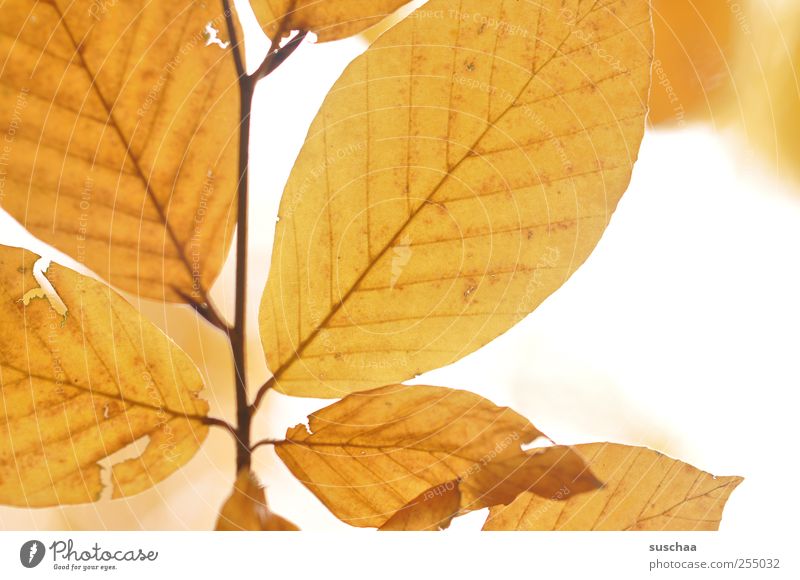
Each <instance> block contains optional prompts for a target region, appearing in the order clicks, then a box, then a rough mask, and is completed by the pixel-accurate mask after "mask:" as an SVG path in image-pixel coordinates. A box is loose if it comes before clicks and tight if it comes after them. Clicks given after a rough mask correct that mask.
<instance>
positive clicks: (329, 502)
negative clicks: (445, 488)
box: [275, 385, 598, 527]
mask: <svg viewBox="0 0 800 580" xmlns="http://www.w3.org/2000/svg"><path fill="white" fill-rule="evenodd" d="M540 436H542V433H541V432H540V431H538V430H537V429H536V428H535V427H534V426H533V425H531V424H530V422H528V420H527V419H525V418H524V417H522V416H521V415H519V414H517V413H515V412H514V411H512V410H511V409H508V408H503V407H497V406H495V405H494V404H492V403H491V402H489V401H487V400H485V399H483V398H481V397H479V396H478V395H475V394H473V393H469V392H466V391H458V390H453V389H446V388H443V387H429V386H415V387H406V386H402V385H394V386H389V387H384V388H381V389H375V390H373V391H369V392H366V393H358V394H354V395H350V396H349V397H347V398H345V399H343V400H342V401H339V402H337V403H334V404H333V405H331V406H329V407H326V408H324V409H322V410H320V411H317V412H316V413H314V414H313V415H311V416H310V417H309V426H308V428H306V426H305V425H298V426H296V427H294V428H292V429H289V431H288V432H287V434H286V441H285V442H282V443H278V444H276V446H275V449H276V452H277V454H278V456H279V457H280V458H281V459H282V460H283V462H284V463H285V464H286V465H287V466H288V467H289V469H290V470H291V471H292V473H294V475H295V476H296V477H297V478H298V479H299V480H300V481H301V482H303V483H304V484H305V485H306V486H307V487H308V488H309V489H310V490H311V491H312V492H313V493H314V494H315V495H316V496H317V497H318V498H319V499H320V500H321V501H322V502H323V503H324V504H325V505H326V506H328V508H329V509H330V510H331V511H332V512H333V513H334V515H336V516H337V517H338V518H340V519H341V520H343V521H345V522H346V523H348V524H350V525H353V526H359V527H380V526H383V525H384V524H386V523H387V521H389V520H390V519H391V518H392V517H393V516H394V515H395V514H396V513H397V512H398V511H400V510H403V508H405V507H406V506H407V505H408V504H412V503H413V502H414V501H415V500H418V499H419V497H420V496H421V495H422V496H423V497H424V494H425V492H430V490H431V489H435V488H437V486H441V485H446V484H447V482H450V481H453V480H454V478H455V479H457V480H458V488H459V491H458V493H459V496H460V510H461V511H469V510H475V509H480V508H483V507H486V506H489V505H495V504H497V503H510V502H511V501H513V500H514V498H515V497H516V496H517V495H518V494H520V493H522V492H523V491H525V490H528V489H531V490H533V491H534V492H539V491H540V490H541V489H543V490H544V491H545V492H549V489H550V487H551V486H552V478H553V477H557V478H566V481H563V482H560V485H564V484H566V483H569V484H570V485H574V486H575V487H576V489H577V488H581V489H583V490H590V489H595V488H596V487H597V485H598V483H597V480H596V479H595V478H594V476H593V475H592V474H591V472H589V471H588V470H586V469H585V466H584V464H583V462H582V461H580V462H579V463H578V464H575V463H572V464H569V463H568V462H565V463H564V465H565V466H567V465H571V468H566V467H565V469H563V470H562V471H560V472H557V471H553V472H552V473H547V474H546V475H545V472H547V470H548V464H550V463H552V462H553V461H554V460H557V459H559V458H562V457H563V456H564V454H565V453H566V452H567V451H565V449H564V448H559V447H554V448H548V451H547V452H545V453H526V452H524V451H523V450H522V449H521V445H523V444H526V443H530V442H531V441H533V440H535V439H536V438H538V437H540ZM550 449H553V450H555V451H550ZM450 499H451V500H452V498H450ZM442 503H444V504H445V505H447V502H446V501H445V502H442ZM442 503H440V502H433V503H432V504H430V506H431V509H435V511H436V513H437V514H439V513H441V512H440V511H439V510H441V509H442ZM427 507H428V506H427V505H425V506H422V507H421V508H420V509H423V508H425V509H426V508H427ZM405 517H406V516H398V520H395V522H396V523H395V524H392V525H401V524H402V522H403V519H404V518H405ZM426 517H428V516H426ZM430 517H432V518H433V519H434V520H435V521H436V522H440V521H442V520H443V519H444V518H439V517H438V515H434V516H430ZM420 518H421V516H420V515H419V514H410V515H409V516H408V522H409V525H410V522H412V521H413V522H419V521H420ZM429 519H430V518H429Z"/></svg>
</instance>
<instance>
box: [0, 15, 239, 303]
mask: <svg viewBox="0 0 800 580" xmlns="http://www.w3.org/2000/svg"><path fill="white" fill-rule="evenodd" d="M224 30H225V22H224V18H223V15H222V11H221V7H220V2H216V1H215V2H205V3H204V2H194V1H191V0H177V1H171V2H150V1H145V0H135V1H129V2H105V3H103V2H96V1H92V0H75V1H72V0H70V1H67V0H53V1H52V2H36V1H34V0H9V1H7V2H4V3H3V18H2V19H0V33H2V37H0V62H3V63H4V64H3V74H2V80H0V109H2V110H4V111H7V112H9V114H7V115H5V114H4V115H3V120H2V121H0V130H2V131H3V132H4V133H5V134H6V136H7V139H6V143H5V146H6V148H5V150H4V152H3V155H4V160H5V161H6V162H5V163H4V165H5V166H6V169H7V175H6V176H5V183H4V191H3V195H1V196H0V202H1V203H2V207H3V209H5V210H6V211H8V212H9V213H10V214H11V215H12V216H13V217H14V218H15V219H17V220H18V221H19V222H20V223H21V224H22V225H23V226H25V227H26V228H27V229H28V230H29V231H30V232H31V233H33V234H34V235H36V236H37V237H39V238H40V239H42V240H44V241H45V242H47V243H49V244H52V245H54V246H55V247H57V248H58V249H59V250H61V251H63V252H65V253H67V254H69V255H70V256H72V257H73V258H75V259H77V260H78V261H79V262H82V263H84V264H86V265H87V266H88V267H90V268H92V269H93V270H94V271H95V272H97V273H98V274H99V275H100V276H101V277H103V278H104V279H106V280H108V281H109V282H111V284H113V285H114V286H116V287H118V288H121V289H123V290H126V291H129V292H134V293H137V294H139V295H141V296H146V297H148V298H154V299H162V300H169V301H183V300H185V299H187V298H192V299H194V300H195V301H197V302H200V303H202V302H203V301H204V300H205V295H206V292H207V291H208V289H209V287H210V286H211V284H212V282H213V281H214V279H215V278H216V277H217V275H218V273H219V271H220V268H221V267H222V263H223V261H224V259H225V257H226V253H227V250H228V246H229V243H230V239H231V234H232V231H233V225H234V223H235V218H236V211H235V203H234V199H235V193H236V180H237V173H236V172H237V162H236V156H237V147H238V145H237V143H238V141H237V135H238V129H239V98H238V86H237V82H236V72H235V67H234V65H233V60H232V58H231V56H230V49H228V48H225V49H223V48H222V46H227V45H226V41H223V40H222V39H221V38H219V37H222V38H224V37H225V36H226V34H225V32H223V31H224ZM217 31H219V37H217Z"/></svg>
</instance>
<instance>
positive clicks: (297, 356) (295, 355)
mask: <svg viewBox="0 0 800 580" xmlns="http://www.w3.org/2000/svg"><path fill="white" fill-rule="evenodd" d="M598 3H599V0H596V1H595V4H594V5H593V6H592V8H591V9H589V10H588V11H587V12H586V14H584V15H583V16H582V17H581V18H580V19H578V20H577V21H576V23H575V25H576V26H577V25H578V24H580V23H581V22H582V21H583V20H584V19H586V18H587V17H588V16H589V15H590V14H592V13H593V12H594V11H595V10H596V8H597V4H598ZM612 3H613V2H612ZM570 36H571V33H570V34H568V35H567V36H566V37H565V38H564V39H562V41H561V42H560V43H559V45H558V46H557V47H556V48H555V49H554V50H553V52H552V54H551V55H550V56H549V57H548V58H547V59H545V60H544V61H543V62H542V64H541V65H540V66H539V68H537V69H536V70H534V71H532V72H531V76H530V78H529V79H528V80H527V81H526V82H525V84H524V85H523V86H522V88H521V89H520V90H519V91H518V93H517V95H516V96H515V97H514V99H513V100H511V101H510V104H509V105H508V106H506V108H505V109H503V111H502V112H501V113H500V114H499V115H498V116H497V117H496V118H495V119H494V120H493V121H491V122H489V121H488V120H487V125H486V128H485V129H484V130H483V131H482V132H481V134H480V135H479V136H478V137H477V138H476V139H475V141H474V142H473V143H472V145H471V147H469V148H468V149H467V151H470V150H472V149H474V148H475V146H476V145H477V144H478V143H480V142H481V140H482V139H483V138H484V137H485V136H486V134H487V133H488V132H489V131H490V130H491V129H492V128H493V127H494V126H495V125H496V123H497V122H498V121H499V120H500V119H501V118H503V116H505V114H506V113H508V111H510V110H511V109H512V108H513V107H514V105H515V104H516V103H517V102H518V101H519V99H520V98H521V97H522V95H523V94H524V93H525V91H526V90H527V89H528V87H529V86H530V84H531V83H532V82H533V81H534V80H535V79H536V78H537V75H538V74H539V73H540V72H541V71H542V69H544V68H545V67H546V66H547V65H549V64H550V62H551V61H552V60H553V59H554V58H555V57H556V55H557V54H558V53H559V51H560V50H561V48H562V47H563V46H564V44H565V43H566V42H567V40H569V38H570ZM365 54H366V53H365ZM367 82H369V81H367ZM324 106H325V105H324V104H323V107H324ZM468 158H469V155H468V153H465V154H463V155H462V157H461V158H460V159H459V160H458V161H457V162H456V163H454V164H453V165H452V166H451V167H449V168H448V169H447V171H446V172H445V175H444V177H442V178H441V179H440V180H439V182H438V183H436V185H435V186H434V187H433V188H432V190H431V192H430V193H429V194H428V196H427V197H426V198H425V200H424V201H423V202H422V203H420V204H419V205H418V206H417V208H416V209H415V210H414V211H413V212H412V213H411V214H410V215H409V216H408V218H407V219H406V221H405V222H403V224H402V225H401V226H400V227H399V228H398V229H397V232H396V233H395V235H394V236H393V237H392V238H391V239H390V240H389V241H388V242H387V243H386V244H385V245H384V247H383V248H382V249H381V251H380V252H379V253H378V254H376V255H375V257H374V258H373V259H372V260H371V262H370V263H369V264H368V265H367V266H366V268H365V269H364V271H363V272H362V273H361V274H360V275H359V276H358V278H357V279H356V280H355V282H353V284H352V285H351V286H350V288H349V289H348V290H347V292H345V294H344V295H343V296H342V298H341V299H340V300H339V301H338V302H337V303H336V304H335V305H334V306H333V308H331V309H330V311H329V312H328V314H327V315H326V316H325V318H324V319H322V321H321V322H320V323H319V324H318V325H317V326H316V328H314V330H313V331H311V333H310V334H309V335H308V336H307V337H306V338H304V339H302V340H301V341H300V344H299V345H298V346H297V348H294V349H292V353H291V355H290V357H289V358H288V359H287V360H286V361H285V362H283V363H281V364H280V366H279V367H278V368H277V369H276V370H275V372H274V373H273V379H272V380H275V381H280V378H281V376H282V375H283V373H285V372H286V371H287V370H289V368H290V367H292V365H294V364H295V363H296V362H297V361H298V360H301V358H302V355H303V353H304V352H305V349H306V348H308V346H309V345H310V344H311V343H312V342H313V341H314V339H315V338H316V337H317V336H318V335H319V333H320V332H321V331H322V330H323V329H325V328H326V326H327V325H328V323H329V322H330V321H331V320H332V319H333V317H334V316H336V314H338V312H339V310H341V308H342V307H343V306H344V304H345V303H346V302H347V301H348V300H349V299H350V297H351V296H352V295H353V294H354V293H355V292H356V291H357V290H358V288H359V286H360V285H361V284H362V283H363V281H364V280H365V279H366V277H367V276H368V275H369V273H370V272H371V271H372V268H373V267H374V266H375V265H376V264H377V263H378V262H379V261H380V260H381V259H382V258H383V256H384V255H385V254H386V252H388V251H389V250H390V249H391V248H392V247H393V246H394V245H395V243H396V242H397V241H398V239H399V238H400V236H401V234H402V233H403V232H404V231H405V230H406V228H407V227H408V226H409V225H410V224H411V222H412V221H413V220H414V219H415V218H416V217H417V215H418V214H419V213H420V212H421V211H422V209H423V208H425V207H426V206H428V205H429V204H430V203H431V199H432V198H433V196H434V195H436V194H437V193H438V192H439V190H440V189H441V188H442V186H443V185H444V184H445V182H446V181H447V180H448V179H449V178H450V177H451V175H452V174H453V172H455V171H456V170H457V169H458V168H459V167H460V166H461V164H462V163H463V162H464V161H465V160H466V159H468ZM293 227H294V225H293Z"/></svg>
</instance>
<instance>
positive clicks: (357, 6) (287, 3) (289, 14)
mask: <svg viewBox="0 0 800 580" xmlns="http://www.w3.org/2000/svg"><path fill="white" fill-rule="evenodd" d="M408 2H409V0H253V2H251V5H252V7H253V12H254V13H255V15H256V19H257V20H258V22H259V24H261V27H262V28H263V29H264V32H265V33H266V35H267V36H268V37H270V38H273V39H274V38H280V37H282V36H285V35H286V34H289V33H290V32H291V31H292V30H307V31H309V32H313V33H314V34H316V35H317V41H318V42H327V41H329V40H339V39H341V38H346V37H348V36H352V35H354V34H358V33H359V32H361V31H362V30H364V29H366V28H369V27H370V26H373V25H374V24H377V23H378V22H380V21H381V20H382V19H383V18H385V17H387V16H389V15H390V14H391V13H392V12H394V11H395V10H397V9H398V8H400V7H401V6H403V5H404V4H408Z"/></svg>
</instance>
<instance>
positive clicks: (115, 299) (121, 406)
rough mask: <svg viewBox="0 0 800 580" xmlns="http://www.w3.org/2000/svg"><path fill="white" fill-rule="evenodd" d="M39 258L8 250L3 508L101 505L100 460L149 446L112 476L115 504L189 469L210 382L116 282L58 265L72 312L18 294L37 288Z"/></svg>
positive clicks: (50, 274) (0, 313) (2, 346)
mask: <svg viewBox="0 0 800 580" xmlns="http://www.w3.org/2000/svg"><path fill="white" fill-rule="evenodd" d="M37 259H38V257H37V256H36V255H35V254H32V253H31V252H28V251H26V250H21V249H18V248H8V247H5V246H1V247H0V384H2V397H0V431H2V433H3V436H2V437H0V503H3V504H9V505H15V506H24V507H42V506H52V505H63V504H75V503H83V502H91V501H96V500H97V499H99V498H100V494H101V492H102V491H103V487H104V486H103V483H102V482H101V467H100V465H99V463H98V462H99V461H101V460H103V459H104V458H106V457H108V456H110V455H112V454H113V453H115V452H117V451H120V450H122V449H124V448H126V447H128V446H129V445H130V444H131V443H133V442H135V441H139V440H147V441H148V443H147V446H146V447H145V448H144V451H142V452H141V454H140V455H139V456H138V457H135V458H133V459H128V460H125V461H122V462H119V463H117V464H116V465H115V466H114V467H113V469H112V471H111V483H112V485H113V497H115V498H116V497H123V496H128V495H132V494H135V493H138V492H140V491H142V490H144V489H147V488H149V487H151V486H152V485H154V484H155V483H157V482H159V481H161V480H162V479H164V478H166V477H167V476H169V475H170V474H172V473H173V472H175V471H176V470H178V469H179V468H180V467H181V466H183V465H184V464H186V463H187V462H188V461H189V459H191V457H192V456H193V455H194V453H195V452H196V451H197V449H198V448H199V447H200V445H201V444H202V442H203V440H204V439H205V437H206V435H207V433H208V427H206V426H205V425H204V424H203V423H202V421H203V419H204V417H205V416H206V414H207V412H208V405H207V404H206V402H205V401H203V400H202V399H199V398H198V392H199V391H200V390H201V389H202V388H203V384H202V379H201V378H200V375H199V373H198V371H197V369H196V368H195V366H194V365H193V364H192V362H191V361H190V360H189V359H188V357H187V356H186V355H185V354H184V353H183V352H182V351H181V350H180V349H179V348H178V347H177V346H175V344H174V343H173V342H172V341H171V340H170V339H169V338H167V337H166V336H165V335H164V334H163V333H162V332H161V331H160V330H158V329H157V328H156V327H155V326H153V325H152V324H151V323H149V322H147V321H146V320H144V319H143V318H142V317H141V316H140V315H139V314H138V312H137V311H136V310H135V309H134V308H133V307H132V306H130V305H129V304H128V303H127V302H125V301H124V300H123V299H122V298H121V297H119V296H118V295H117V294H115V293H114V292H113V291H112V290H111V289H110V288H109V287H108V286H106V285H105V284H102V283H100V282H97V281H95V280H93V279H91V278H87V277H84V276H81V275H79V274H77V273H75V272H73V271H72V270H69V269H67V268H64V267H61V266H58V265H55V264H54V265H51V266H50V267H49V268H48V269H47V271H46V274H42V275H43V276H46V280H47V282H49V284H51V285H52V287H53V289H54V291H55V292H57V293H58V299H59V300H60V301H61V302H63V304H64V305H65V306H66V308H67V311H66V314H65V315H62V314H61V313H59V312H58V311H56V310H55V309H54V308H53V306H52V305H51V303H50V302H49V301H48V300H42V299H34V300H30V301H29V302H28V303H27V304H25V303H24V302H22V301H21V300H20V297H22V296H25V295H28V293H29V292H31V291H32V290H35V289H36V288H39V287H40V285H39V283H38V282H37V280H36V279H35V277H34V263H35V262H36V261H37Z"/></svg>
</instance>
